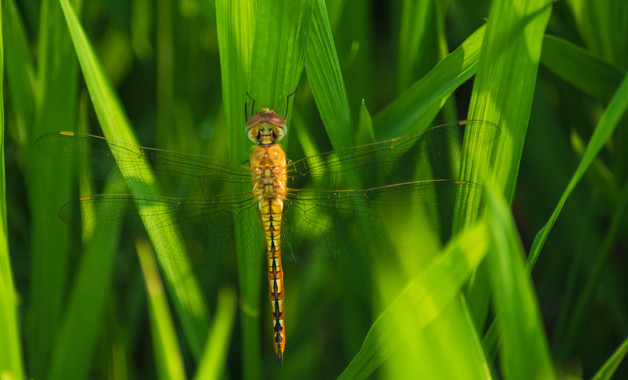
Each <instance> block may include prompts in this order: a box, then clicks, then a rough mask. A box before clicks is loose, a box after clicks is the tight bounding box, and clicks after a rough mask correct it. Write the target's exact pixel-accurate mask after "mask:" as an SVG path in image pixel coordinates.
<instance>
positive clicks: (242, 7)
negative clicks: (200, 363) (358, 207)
mask: <svg viewBox="0 0 628 380" xmlns="http://www.w3.org/2000/svg"><path fill="white" fill-rule="evenodd" d="M255 14H256V2H254V1H248V0H240V1H229V0H216V27H217V29H218V47H219V49H220V73H221V78H222V99H223V104H224V108H225V119H226V124H227V125H226V127H227V130H228V131H229V135H228V136H229V141H228V142H229V158H230V159H231V160H232V161H234V162H243V161H244V160H246V159H247V158H248V153H249V151H250V142H249V140H248V138H246V137H245V136H246V134H245V125H244V124H245V118H244V116H245V115H244V104H245V103H246V101H247V97H246V91H247V89H248V87H249V79H250V75H251V57H252V52H253V38H254V31H255V22H256V20H255ZM236 244H237V246H236V247H237V255H238V257H246V255H253V254H256V253H257V254H262V253H261V252H252V251H254V249H253V247H249V246H247V243H246V241H238V242H236ZM242 255H245V256H242ZM262 273H263V271H262V268H261V266H260V267H256V266H254V265H251V266H244V267H241V268H238V284H239V292H240V297H241V299H240V305H241V306H240V324H241V331H242V333H241V334H242V338H241V339H242V367H243V377H244V378H245V379H255V378H259V377H260V374H261V367H262V364H261V355H260V345H261V343H260V324H259V316H260V313H261V311H260V302H261V294H262V293H261V284H262V281H261V276H262Z"/></svg>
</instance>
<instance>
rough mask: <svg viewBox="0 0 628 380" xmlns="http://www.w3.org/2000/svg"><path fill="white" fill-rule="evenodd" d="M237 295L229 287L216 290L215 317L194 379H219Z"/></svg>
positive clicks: (233, 318) (227, 349) (224, 362)
mask: <svg viewBox="0 0 628 380" xmlns="http://www.w3.org/2000/svg"><path fill="white" fill-rule="evenodd" d="M236 302H237V295H236V293H235V292H234V291H233V289H231V288H225V289H222V290H221V291H220V292H218V305H217V306H216V317H215V318H214V321H213V324H212V326H211V328H210V330H209V334H208V335H207V343H206V344H205V351H204V353H203V356H202V357H201V360H200V362H199V367H198V372H197V373H196V376H194V378H195V379H198V380H206V379H219V378H221V377H220V376H221V374H222V371H223V369H224V367H225V364H226V360H227V355H226V353H227V352H228V351H229V338H231V331H232V330H233V322H234V320H235V312H236V306H237V303H236Z"/></svg>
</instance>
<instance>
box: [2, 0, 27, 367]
mask: <svg viewBox="0 0 628 380" xmlns="http://www.w3.org/2000/svg"><path fill="white" fill-rule="evenodd" d="M2 20H3V17H2V7H1V6H0V31H1V30H3V28H2V26H3V22H2ZM4 38H5V36H4V33H3V36H2V37H0V75H2V77H0V336H2V344H0V346H1V347H0V373H2V376H3V377H8V378H14V379H23V378H24V372H23V369H22V345H21V341H20V339H21V337H20V335H21V334H20V328H19V323H18V319H17V317H18V309H17V299H16V297H15V294H16V293H15V288H14V286H13V274H12V271H11V261H10V258H9V237H8V228H7V204H6V179H5V178H6V177H5V168H4V43H3V40H4Z"/></svg>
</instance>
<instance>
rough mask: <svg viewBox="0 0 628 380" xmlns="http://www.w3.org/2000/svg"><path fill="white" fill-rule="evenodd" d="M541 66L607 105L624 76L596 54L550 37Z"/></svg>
mask: <svg viewBox="0 0 628 380" xmlns="http://www.w3.org/2000/svg"><path fill="white" fill-rule="evenodd" d="M541 63H542V64H543V65H544V66H546V67H547V68H548V69H550V70H552V72H554V74H556V75H558V76H559V77H561V78H563V79H564V80H565V81H567V82H568V83H570V84H571V85H573V86H574V87H576V88H578V89H580V90H582V91H584V92H585V93H587V94H589V95H591V96H595V97H596V98H597V99H599V100H601V101H603V102H606V101H609V100H610V99H611V97H612V96H613V94H614V93H615V90H616V89H617V83H619V82H620V81H621V78H622V76H621V73H620V72H619V71H617V69H615V68H614V67H613V66H611V65H609V64H608V63H606V62H604V61H602V60H601V59H599V58H598V57H597V56H596V55H594V54H593V53H591V52H590V51H588V50H585V49H583V48H581V47H579V46H577V45H575V44H573V43H571V42H569V41H566V40H564V39H562V38H558V37H555V36H551V35H546V36H545V37H544V38H543V52H542V53H541Z"/></svg>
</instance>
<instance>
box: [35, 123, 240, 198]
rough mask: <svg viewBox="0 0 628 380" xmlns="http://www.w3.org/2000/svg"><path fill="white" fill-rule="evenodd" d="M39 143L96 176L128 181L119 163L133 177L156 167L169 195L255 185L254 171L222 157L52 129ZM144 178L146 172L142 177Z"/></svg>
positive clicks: (162, 186)
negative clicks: (231, 186) (252, 182)
mask: <svg viewBox="0 0 628 380" xmlns="http://www.w3.org/2000/svg"><path fill="white" fill-rule="evenodd" d="M36 144H37V146H38V147H39V148H40V149H42V150H43V151H44V152H45V153H47V154H48V155H50V156H51V157H53V158H54V159H56V160H57V161H59V162H61V163H63V164H65V165H68V166H73V167H76V168H78V169H79V170H80V171H82V172H85V173H88V174H89V175H90V176H92V177H94V178H99V179H102V180H112V181H114V182H115V183H119V184H123V185H124V184H126V181H125V179H124V178H123V177H122V174H121V173H120V171H119V170H118V163H117V161H116V159H115V158H114V157H116V158H117V160H118V162H120V164H121V165H123V166H124V169H125V172H128V173H127V174H128V175H127V178H130V180H133V178H134V177H135V176H134V175H133V174H134V173H141V172H143V171H146V170H147V169H151V170H152V171H153V172H154V173H155V176H156V177H157V180H158V182H159V185H160V186H159V188H160V189H161V194H157V193H155V194H151V195H164V196H182V195H187V196H204V195H209V194H216V193H218V192H219V191H221V190H222V187H223V186H224V185H225V184H250V183H251V178H252V173H251V169H250V168H248V167H246V166H244V165H240V164H236V163H234V162H231V161H228V160H222V159H219V158H212V157H207V156H201V155H195V154H187V153H180V152H173V151H168V150H160V149H152V148H145V147H141V146H137V145H132V144H127V143H123V142H118V141H113V140H109V139H106V138H104V137H100V136H93V135H88V134H81V133H76V132H53V133H48V134H45V135H43V136H41V137H40V138H39V139H37V143H36ZM137 177H138V178H141V176H137Z"/></svg>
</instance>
